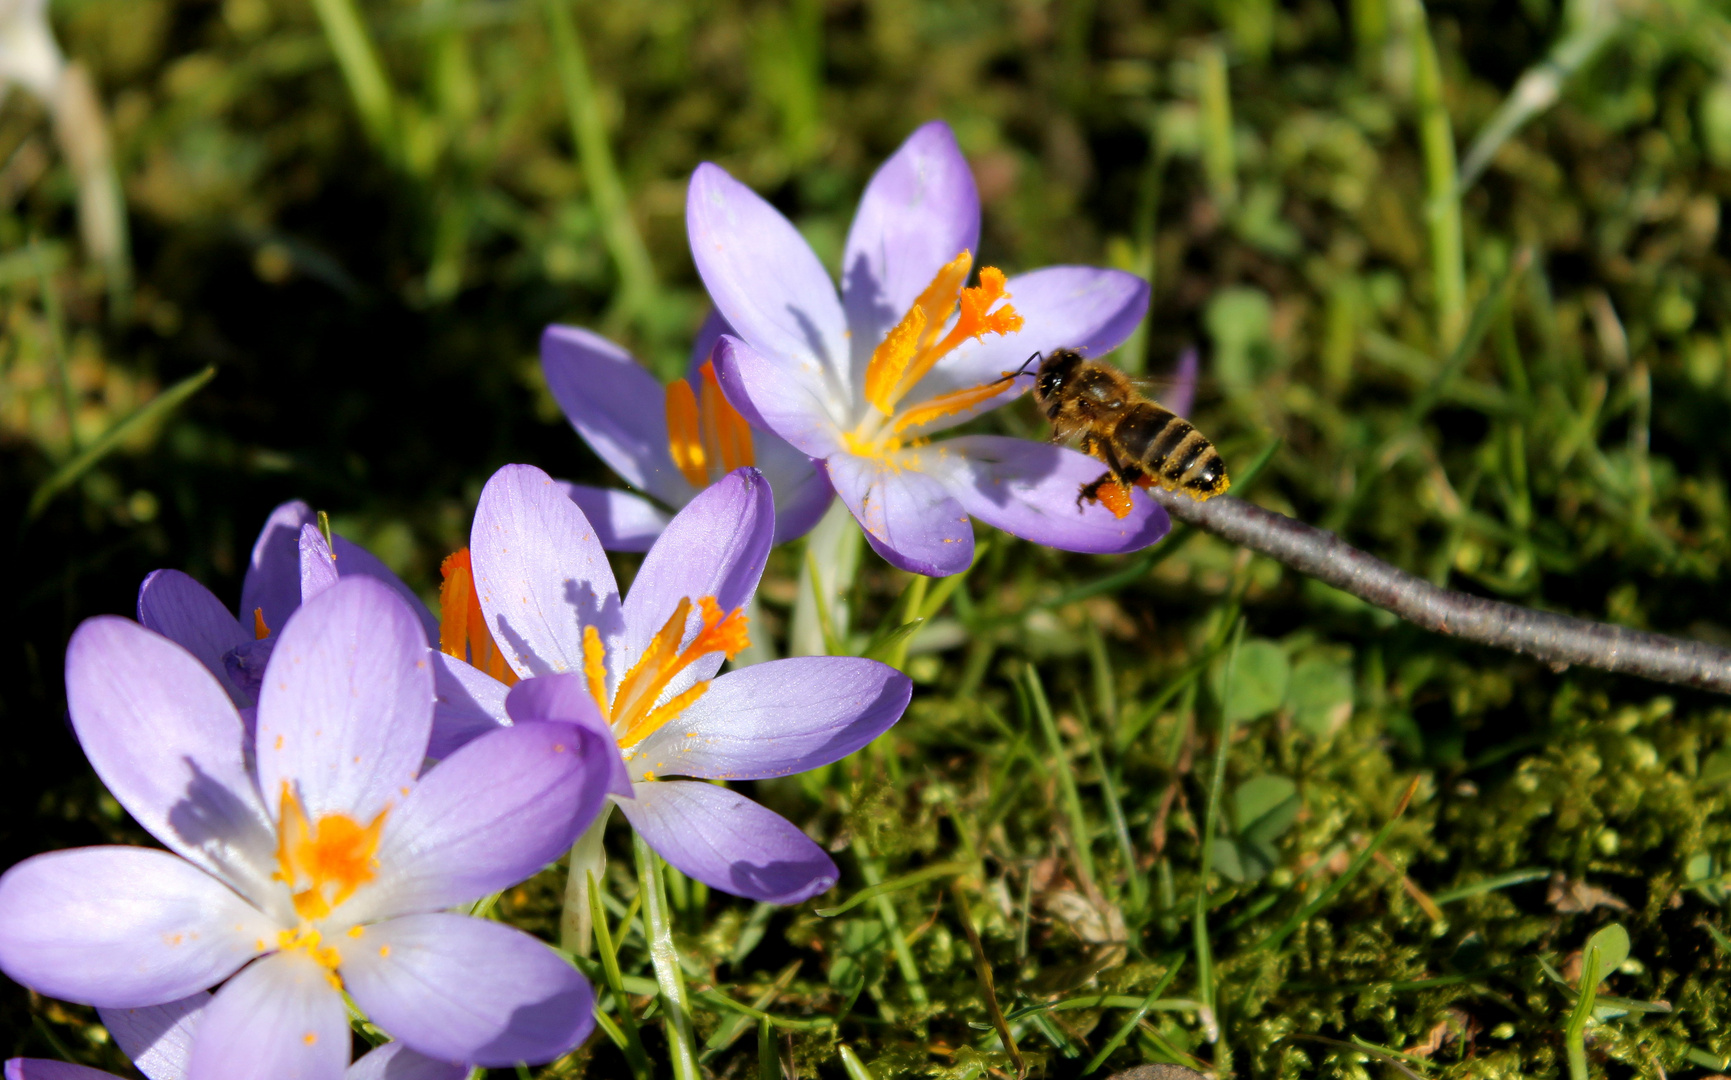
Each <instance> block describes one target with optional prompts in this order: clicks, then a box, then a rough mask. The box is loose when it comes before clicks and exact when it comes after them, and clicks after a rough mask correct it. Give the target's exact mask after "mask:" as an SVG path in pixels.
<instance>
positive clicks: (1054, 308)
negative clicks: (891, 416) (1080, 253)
mask: <svg viewBox="0 0 1731 1080" xmlns="http://www.w3.org/2000/svg"><path fill="white" fill-rule="evenodd" d="M1007 287H1008V289H1009V293H1010V298H1011V299H1010V303H1012V304H1014V305H1015V308H1016V310H1017V311H1018V312H1020V313H1021V315H1022V319H1023V326H1022V329H1021V330H1020V331H1018V332H1017V333H1014V334H1005V335H1002V336H999V335H993V334H988V335H986V337H984V338H982V339H980V340H969V341H965V342H963V343H962V344H961V345H959V346H957V347H956V351H955V352H953V353H951V354H950V355H949V356H946V357H944V359H943V360H941V361H939V362H938V365H937V366H936V367H934V368H933V369H932V371H931V374H929V375H927V376H926V377H925V378H923V379H921V380H920V382H919V385H917V386H915V387H914V388H913V390H912V391H911V392H910V393H909V394H908V396H907V399H906V401H904V402H903V407H904V408H905V407H907V406H909V405H915V404H918V403H919V402H921V401H925V400H927V399H929V398H932V397H936V396H937V395H939V394H944V393H949V392H950V391H953V390H961V389H965V388H968V387H974V386H980V385H982V384H985V383H989V382H991V381H992V380H994V379H999V378H1002V376H1003V374H1004V372H1006V371H1015V370H1017V369H1018V368H1020V367H1021V366H1022V364H1023V362H1024V361H1026V360H1027V359H1028V358H1029V357H1030V356H1031V355H1033V354H1034V353H1036V352H1039V353H1046V352H1050V351H1051V350H1053V349H1060V348H1068V349H1075V350H1077V351H1079V352H1081V353H1082V354H1083V355H1084V356H1089V357H1094V358H1096V359H1098V358H1100V357H1104V356H1105V355H1106V354H1107V353H1109V352H1111V351H1112V350H1113V349H1115V348H1117V347H1118V346H1119V345H1120V344H1121V343H1122V342H1123V341H1124V339H1125V338H1127V337H1129V336H1130V333H1131V331H1133V330H1135V329H1136V324H1137V323H1139V322H1141V321H1142V316H1143V314H1144V313H1145V312H1146V311H1147V310H1148V283H1147V282H1146V281H1143V280H1142V279H1141V278H1139V277H1137V276H1136V275H1135V274H1126V273H1124V272H1123V271H1122V270H1106V269H1101V268H1099V267H1093V266H1048V267H1046V268H1045V269H1043V270H1035V271H1033V272H1032V273H1028V274H1018V275H1017V276H1015V277H1013V278H1011V279H1010V280H1009V282H1008V286H1007ZM1033 381H1034V379H1033V370H1032V369H1031V368H1030V369H1029V371H1028V373H1027V374H1025V375H1024V376H1023V377H1022V378H1020V379H1018V380H1016V382H1015V383H1014V384H1013V386H1012V384H1009V383H1006V384H1005V391H1006V392H1005V393H1004V394H1000V395H998V396H997V397H993V398H990V399H989V400H987V401H985V402H982V403H981V404H980V405H977V406H975V407H974V408H971V409H966V410H963V411H961V412H958V413H952V414H950V415H948V416H944V417H941V418H939V419H938V420H935V421H933V422H932V423H930V424H925V425H921V426H920V427H917V428H911V429H909V430H908V431H907V432H905V433H904V434H907V435H914V434H920V433H929V432H933V431H941V430H943V429H945V428H950V427H954V426H956V425H957V424H961V423H965V422H966V421H968V420H969V419H971V418H973V417H975V416H978V415H979V414H980V413H982V412H985V411H987V410H989V409H994V408H997V407H998V406H999V405H1002V404H1004V403H1005V402H1006V401H1009V400H1010V398H1011V397H1012V396H1014V394H1016V393H1020V392H1021V391H1022V390H1024V389H1026V388H1027V387H1029V386H1031V385H1033Z"/></svg>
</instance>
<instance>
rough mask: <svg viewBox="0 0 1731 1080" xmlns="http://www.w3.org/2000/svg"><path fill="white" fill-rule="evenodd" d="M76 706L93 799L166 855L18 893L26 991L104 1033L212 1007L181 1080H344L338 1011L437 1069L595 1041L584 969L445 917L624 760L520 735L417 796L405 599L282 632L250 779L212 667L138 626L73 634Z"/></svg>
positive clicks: (32, 876) (534, 1055) (562, 837)
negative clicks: (87, 1016)
mask: <svg viewBox="0 0 1731 1080" xmlns="http://www.w3.org/2000/svg"><path fill="white" fill-rule="evenodd" d="M66 690H67V699H68V704H69V705H70V711H71V715H72V724H73V728H74V730H75V731H76V733H77V735H78V740H79V743H80V744H81V745H82V746H83V748H84V751H85V753H86V755H87V756H88V757H89V758H90V761H91V765H92V766H93V767H94V768H95V769H96V772H97V775H98V776H100V777H101V778H102V781H103V783H104V784H106V785H107V787H108V790H109V791H110V792H111V793H113V795H114V797H115V798H116V799H117V800H119V802H120V804H121V805H122V806H123V807H125V808H126V810H127V811H128V812H129V813H130V814H131V815H132V817H133V819H134V820H136V821H137V822H138V823H139V824H140V825H141V826H143V827H144V828H145V829H146V830H147V831H149V832H150V833H151V834H152V835H153V836H155V837H156V838H157V839H158V840H160V841H161V842H162V843H163V844H164V845H166V846H167V847H168V849H169V850H168V851H159V850H151V849H146V848H136V847H93V848H80V849H76V850H71V851H58V852H52V853H49V854H46V855H38V856H36V857H34V858H31V859H28V860H26V861H24V862H22V863H20V864H18V865H17V866H14V867H12V868H11V869H10V870H8V871H7V872H6V874H5V875H4V876H3V877H0V970H3V971H4V972H5V973H6V974H7V975H9V976H11V977H12V978H13V979H15V980H17V981H18V982H20V983H23V984H24V985H25V986H28V987H30V988H32V989H34V990H36V991H38V992H40V993H43V994H46V995H48V996H50V997H57V998H61V999H64V1000H67V1001H76V1002H83V1003H87V1004H91V1005H95V1006H97V1007H99V1008H107V1009H129V1008H137V1007H141V1006H150V1005H160V1004H164V1003H166V1002H171V1001H176V1000H179V999H181V998H184V997H187V996H188V995H190V994H193V993H196V992H197V991H199V990H202V989H206V988H208V987H210V986H212V985H214V984H217V983H222V984H223V985H222V987H221V989H220V990H218V991H217V993H216V996H215V997H214V998H213V999H212V1000H211V1002H210V1004H209V1006H208V1007H207V1008H206V1009H205V1011H204V1017H203V1019H202V1020H201V1021H200V1023H199V1025H198V1030H197V1032H196V1033H195V1034H194V1037H193V1039H192V1049H191V1055H190V1058H189V1059H188V1066H187V1077H188V1080H253V1078H257V1080H280V1078H282V1077H286V1076H296V1077H301V1078H303V1080H337V1078H340V1077H341V1076H342V1075H343V1070H344V1068H345V1067H346V1066H347V1065H348V1063H349V1024H348V1017H347V1012H346V1009H345V1006H344V1002H343V993H341V992H339V991H346V992H347V994H348V995H349V996H350V997H351V998H352V999H353V1000H354V1001H355V1003H356V1004H358V1005H359V1006H360V1008H362V1009H363V1010H364V1011H365V1012H366V1013H367V1014H368V1016H369V1017H370V1018H371V1019H372V1021H373V1022H374V1023H376V1024H378V1025H379V1026H380V1027H381V1028H383V1029H384V1030H386V1031H388V1032H390V1033H391V1034H392V1035H393V1036H394V1037H395V1038H397V1039H398V1040H400V1041H401V1042H402V1043H403V1044H404V1045H405V1046H407V1047H408V1048H411V1049H413V1050H415V1051H416V1052H418V1053H421V1054H424V1055H426V1056H428V1057H431V1058H435V1059H437V1060H440V1061H451V1062H467V1063H473V1064H480V1065H501V1066H502V1065H509V1064H512V1063H514V1062H518V1061H545V1060H549V1059H551V1058H554V1057H557V1056H558V1055H560V1054H562V1053H564V1052H566V1051H567V1050H569V1049H571V1048H572V1047H573V1046H575V1045H577V1043H578V1042H580V1041H581V1040H582V1039H583V1037H584V1036H585V1035H586V1034H587V1033H588V1031H589V1029H590V1026H591V1024H592V1023H593V1019H592V1017H591V1015H590V1010H591V1005H592V994H591V992H590V989H589V985H588V983H587V982H586V981H585V980H584V979H583V977H582V976H581V975H580V974H578V973H577V972H576V971H575V970H574V969H573V968H572V967H571V966H570V965H569V964H567V963H566V962H565V961H563V960H561V959H560V958H559V957H558V955H557V954H555V953H554V952H553V951H552V950H550V949H548V948H547V947H546V946H545V945H543V944H542V943H541V942H539V941H537V940H535V939H534V938H532V937H530V936H529V935H527V934H524V933H522V932H521V931H518V930H515V929H512V928H510V927H507V926H504V925H502V924H500V923H497V922H491V921H488V920H484V919H472V918H468V917H466V916H463V915H457V914H452V913H450V912H448V911H446V909H448V908H451V907H453V906H456V905H459V904H466V903H469V902H472V901H474V900H475V899H477V898H479V897H482V896H485V895H487V894H489V893H492V892H496V891H498V890H501V889H504V888H506V887H508V886H510V885H512V884H514V883H516V882H518V881H522V880H523V879H525V878H527V877H528V876H529V875H531V874H533V873H535V872H536V871H538V870H540V869H541V868H542V867H543V866H545V865H546V864H547V863H549V862H551V861H552V860H553V859H555V858H557V857H558V855H559V854H560V852H562V851H563V850H564V849H565V848H566V847H568V846H569V845H570V844H571V842H572V841H573V840H574V839H575V838H576V836H577V835H578V834H579V833H580V832H581V831H582V830H583V829H584V828H585V827H587V825H588V824H589V822H590V821H592V820H593V818H594V817H595V814H596V812H597V811H598V809H599V807H600V806H601V801H602V799H603V797H604V792H605V787H606V784H607V780H608V775H609V772H608V770H609V769H610V767H611V758H612V756H613V755H612V754H611V753H603V752H601V751H610V749H611V748H610V747H606V746H604V745H600V743H599V741H598V740H597V739H596V738H595V736H594V735H593V734H592V733H591V732H588V731H585V730H583V729H581V728H578V727H574V726H573V725H571V724H566V723H557V722H547V721H545V720H544V719H543V718H540V717H533V718H531V717H527V716H525V717H524V718H523V720H524V721H526V722H519V723H517V724H516V725H514V726H512V727H509V728H505V729H502V730H497V731H494V732H492V733H490V734H488V735H486V736H483V737H481V738H478V739H475V740H473V741H472V742H470V743H468V744H467V745H465V746H463V747H462V748H461V749H460V750H457V751H456V752H454V753H452V754H451V755H450V756H449V757H447V758H445V759H444V760H443V761H441V762H440V763H439V764H437V765H436V766H434V767H432V768H431V769H428V770H427V771H426V772H425V773H424V774H423V773H422V765H423V762H424V761H425V759H426V751H427V741H428V736H429V733H430V732H431V729H432V705H433V672H432V666H431V661H430V659H429V656H428V651H427V646H426V639H425V631H424V628H423V627H422V626H421V624H420V620H419V618H418V617H417V616H416V614H415V613H414V611H412V610H411V609H410V608H409V606H408V605H407V604H406V603H405V602H404V601H403V600H402V598H401V597H399V596H397V595H396V594H395V593H394V592H393V591H392V590H391V589H390V588H389V587H387V586H385V585H383V584H381V583H379V582H378V581H375V580H373V579H371V578H368V577H364V576H361V577H353V578H347V579H344V580H341V581H338V582H337V583H335V584H333V585H331V586H330V587H329V588H327V589H325V590H324V591H322V592H320V593H319V594H318V595H316V596H314V597H313V598H312V599H310V600H308V601H307V602H306V603H304V604H302V605H301V606H300V607H299V608H298V609H297V610H295V611H294V612H293V614H291V615H289V616H288V618H287V621H286V623H285V624H284V626H283V627H282V628H281V631H280V633H279V634H278V636H277V640H276V647H275V648H274V649H273V650H272V652H271V657H270V661H269V663H268V665H267V666H266V668H265V671H264V678H263V680H262V683H261V692H260V696H259V701H258V713H257V720H256V725H257V731H256V735H255V736H254V738H253V739H252V740H251V741H252V742H253V744H254V750H253V752H252V754H251V755H250V756H249V755H248V754H247V753H246V752H245V749H244V747H243V742H244V741H246V738H245V735H244V734H243V732H244V728H243V725H242V721H241V718H240V716H239V715H238V713H237V711H236V709H235V707H234V705H233V703H232V701H231V700H230V698H229V695H228V693H227V691H226V690H225V689H224V687H223V686H222V685H221V684H219V683H218V682H217V680H216V679H215V677H214V676H213V675H212V674H211V673H210V672H209V671H208V670H207V669H206V667H205V666H203V664H202V663H201V662H200V661H199V660H198V658H196V657H195V656H194V655H193V654H192V653H190V652H188V651H187V650H185V649H183V648H181V647H180V646H179V645H176V644H175V643H173V642H172V641H169V640H167V639H166V638H164V637H161V636H160V635H157V634H154V633H152V632H150V631H149V630H146V629H144V628H143V627H141V626H139V625H138V624H137V623H133V622H130V621H128V620H126V619H121V618H117V617H113V616H102V617H98V618H94V619H90V620H87V621H86V622H85V623H84V624H83V625H81V626H80V627H79V628H78V630H77V632H76V633H75V634H74V635H73V637H72V641H71V644H70V645H68V647H67V657H66ZM504 778H508V782H504ZM225 980H226V981H225Z"/></svg>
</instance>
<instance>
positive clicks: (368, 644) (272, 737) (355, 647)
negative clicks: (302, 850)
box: [257, 577, 433, 823]
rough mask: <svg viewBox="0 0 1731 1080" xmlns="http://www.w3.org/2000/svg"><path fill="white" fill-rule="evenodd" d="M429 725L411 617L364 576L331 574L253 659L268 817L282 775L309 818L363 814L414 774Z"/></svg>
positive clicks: (387, 801) (420, 650) (397, 793)
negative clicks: (259, 676) (258, 659)
mask: <svg viewBox="0 0 1731 1080" xmlns="http://www.w3.org/2000/svg"><path fill="white" fill-rule="evenodd" d="M432 726H433V670H432V662H431V661H430V660H429V659H428V658H427V639H426V634H425V632H424V630H423V629H422V627H421V624H420V620H418V619H416V618H415V613H414V612H413V611H411V610H410V609H409V606H408V605H407V604H405V603H403V601H402V600H401V599H400V598H399V597H398V596H397V595H396V593H394V592H392V591H391V590H390V588H388V587H387V586H385V585H382V584H380V583H379V582H377V581H375V580H373V579H372V578H369V577H352V578H344V579H342V580H341V581H339V582H337V583H336V584H335V585H333V586H331V587H330V588H329V589H326V590H325V591H324V592H322V593H320V594H319V595H318V596H316V597H314V598H313V599H312V600H310V601H308V602H307V603H305V604H302V605H301V608H300V610H299V611H296V612H295V613H294V615H293V616H292V617H290V619H289V621H288V625H287V626H285V627H283V631H282V633H281V634H280V635H279V636H278V638H277V644H276V648H275V649H274V650H272V652H271V657H270V664H269V665H268V666H267V667H266V668H265V673H264V687H263V690H262V691H261V697H260V700H259V703H258V751H257V758H258V779H259V789H260V792H261V793H262V794H263V795H264V798H265V802H266V805H267V806H268V807H269V809H270V811H271V819H272V820H276V819H277V816H278V815H277V808H278V806H279V804H280V803H281V801H282V792H283V786H284V785H285V784H288V783H293V784H294V785H296V787H297V789H298V795H299V798H300V803H301V806H302V808H303V809H304V810H305V812H306V814H307V816H308V818H309V820H314V821H316V820H317V819H318V818H319V817H321V816H323V815H325V814H331V813H340V814H346V815H348V816H349V817H350V818H352V819H354V820H356V821H360V822H363V823H365V822H367V821H370V820H372V818H373V817H374V815H376V814H378V813H379V812H380V811H381V810H383V809H385V807H387V806H389V805H391V804H392V803H396V802H400V801H402V789H403V788H405V787H409V786H411V785H413V784H414V782H415V774H416V773H418V772H419V771H420V768H421V762H422V761H423V760H424V759H425V757H426V752H427V740H428V736H429V735H430V734H431V733H432Z"/></svg>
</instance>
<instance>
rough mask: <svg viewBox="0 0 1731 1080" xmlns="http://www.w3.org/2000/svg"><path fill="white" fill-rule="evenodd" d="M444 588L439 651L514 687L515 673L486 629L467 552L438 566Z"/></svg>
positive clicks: (441, 588)
mask: <svg viewBox="0 0 1731 1080" xmlns="http://www.w3.org/2000/svg"><path fill="white" fill-rule="evenodd" d="M439 573H440V574H441V575H443V577H444V579H445V580H444V584H442V585H440V586H439V651H440V652H443V653H444V654H445V655H447V656H454V657H456V658H457V659H459V660H467V661H468V662H469V663H470V664H472V665H474V666H475V667H477V668H479V669H480V670H482V671H484V672H486V673H487V674H488V675H491V676H492V677H493V678H495V679H498V680H499V681H500V682H502V683H504V684H505V685H506V686H514V685H516V683H517V673H516V672H515V671H512V670H511V665H510V664H509V663H508V662H507V661H506V660H505V653H504V651H503V650H502V649H500V648H499V643H498V642H497V641H495V640H494V639H493V634H492V631H490V630H488V629H487V614H486V612H484V611H482V610H481V594H480V593H479V592H478V591H476V589H475V569H474V566H473V565H472V564H471V563H470V561H469V549H468V548H459V549H458V550H456V551H454V552H452V553H451V554H449V555H447V556H445V561H444V562H442V563H440V564H439Z"/></svg>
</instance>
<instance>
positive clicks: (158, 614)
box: [138, 570, 253, 705]
mask: <svg viewBox="0 0 1731 1080" xmlns="http://www.w3.org/2000/svg"><path fill="white" fill-rule="evenodd" d="M138 621H139V622H141V623H143V624H144V627H145V629H147V630H154V631H156V632H157V633H158V634H161V635H162V636H163V637H165V638H167V639H168V640H170V641H172V642H174V643H175V644H176V645H179V646H180V647H181V648H183V649H185V650H186V651H187V652H189V653H191V654H192V655H194V656H196V657H198V662H199V663H201V664H203V665H204V666H205V669H206V670H208V671H209V672H210V673H211V674H212V675H215V676H216V681H217V682H218V683H221V684H222V686H223V688H224V689H226V690H228V691H229V696H230V697H231V698H233V699H234V701H235V704H237V705H243V704H251V702H250V701H247V700H245V699H244V698H243V697H242V696H241V695H240V694H239V693H238V692H236V691H235V690H234V688H233V687H231V686H230V685H229V681H228V671H227V668H226V667H225V666H224V663H223V657H224V656H225V655H227V654H228V651H229V650H230V649H233V648H236V647H237V646H240V645H244V644H246V643H247V642H248V641H251V640H252V638H253V635H252V634H250V633H247V632H246V631H244V630H242V629H241V627H240V624H239V623H237V622H235V619H234V614H233V613H232V612H230V611H229V610H228V608H226V607H224V606H223V603H222V601H221V600H218V599H217V598H216V594H215V593H213V592H211V591H210V590H209V589H207V588H205V587H204V586H203V585H200V584H199V583H198V582H197V581H195V580H193V579H192V578H190V577H188V576H187V575H185V574H183V573H181V572H180V571H179V570H156V571H153V572H152V573H151V574H150V576H149V577H147V578H145V579H144V583H143V584H142V585H140V586H139V587H138Z"/></svg>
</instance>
